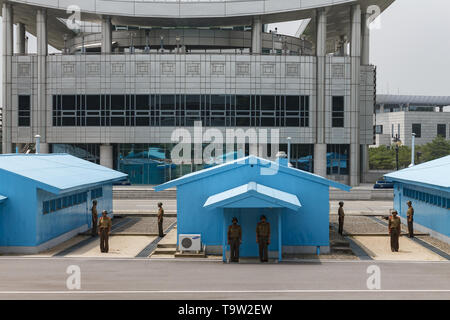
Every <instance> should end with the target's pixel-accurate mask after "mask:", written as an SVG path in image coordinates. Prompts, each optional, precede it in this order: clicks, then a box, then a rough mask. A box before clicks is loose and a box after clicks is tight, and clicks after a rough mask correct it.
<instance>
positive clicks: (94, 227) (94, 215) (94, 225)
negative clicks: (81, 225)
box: [91, 200, 98, 237]
mask: <svg viewBox="0 0 450 320" xmlns="http://www.w3.org/2000/svg"><path fill="white" fill-rule="evenodd" d="M91 212H92V236H93V237H95V236H96V235H97V224H98V213H97V200H94V201H92V208H91Z"/></svg>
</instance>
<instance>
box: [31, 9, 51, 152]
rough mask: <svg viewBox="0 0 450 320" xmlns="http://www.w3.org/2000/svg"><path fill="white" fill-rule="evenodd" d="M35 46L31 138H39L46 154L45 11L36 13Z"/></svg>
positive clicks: (46, 42)
mask: <svg viewBox="0 0 450 320" xmlns="http://www.w3.org/2000/svg"><path fill="white" fill-rule="evenodd" d="M36 41H37V43H36V45H37V106H36V108H32V113H31V119H32V124H33V136H35V135H37V134H38V135H40V136H41V147H40V149H41V150H40V151H41V153H47V152H48V146H47V147H46V146H45V145H46V144H47V132H46V131H47V53H48V50H47V46H48V41H47V11H46V10H45V9H38V10H37V12H36Z"/></svg>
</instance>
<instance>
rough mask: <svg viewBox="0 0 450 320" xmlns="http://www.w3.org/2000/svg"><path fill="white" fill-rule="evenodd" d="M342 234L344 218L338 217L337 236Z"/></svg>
mask: <svg viewBox="0 0 450 320" xmlns="http://www.w3.org/2000/svg"><path fill="white" fill-rule="evenodd" d="M342 232H344V217H339V234H342Z"/></svg>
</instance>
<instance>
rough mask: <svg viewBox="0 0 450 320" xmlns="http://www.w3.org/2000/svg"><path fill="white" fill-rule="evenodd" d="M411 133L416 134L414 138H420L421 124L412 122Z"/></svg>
mask: <svg viewBox="0 0 450 320" xmlns="http://www.w3.org/2000/svg"><path fill="white" fill-rule="evenodd" d="M412 133H415V134H416V138H420V137H421V136H422V125H421V124H420V123H413V125H412Z"/></svg>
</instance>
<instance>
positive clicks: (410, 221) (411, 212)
mask: <svg viewBox="0 0 450 320" xmlns="http://www.w3.org/2000/svg"><path fill="white" fill-rule="evenodd" d="M406 204H407V205H408V211H406V218H407V220H408V233H409V237H410V238H413V237H414V227H413V224H414V222H413V221H414V220H413V216H414V208H413V207H412V202H411V201H408V202H406Z"/></svg>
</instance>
